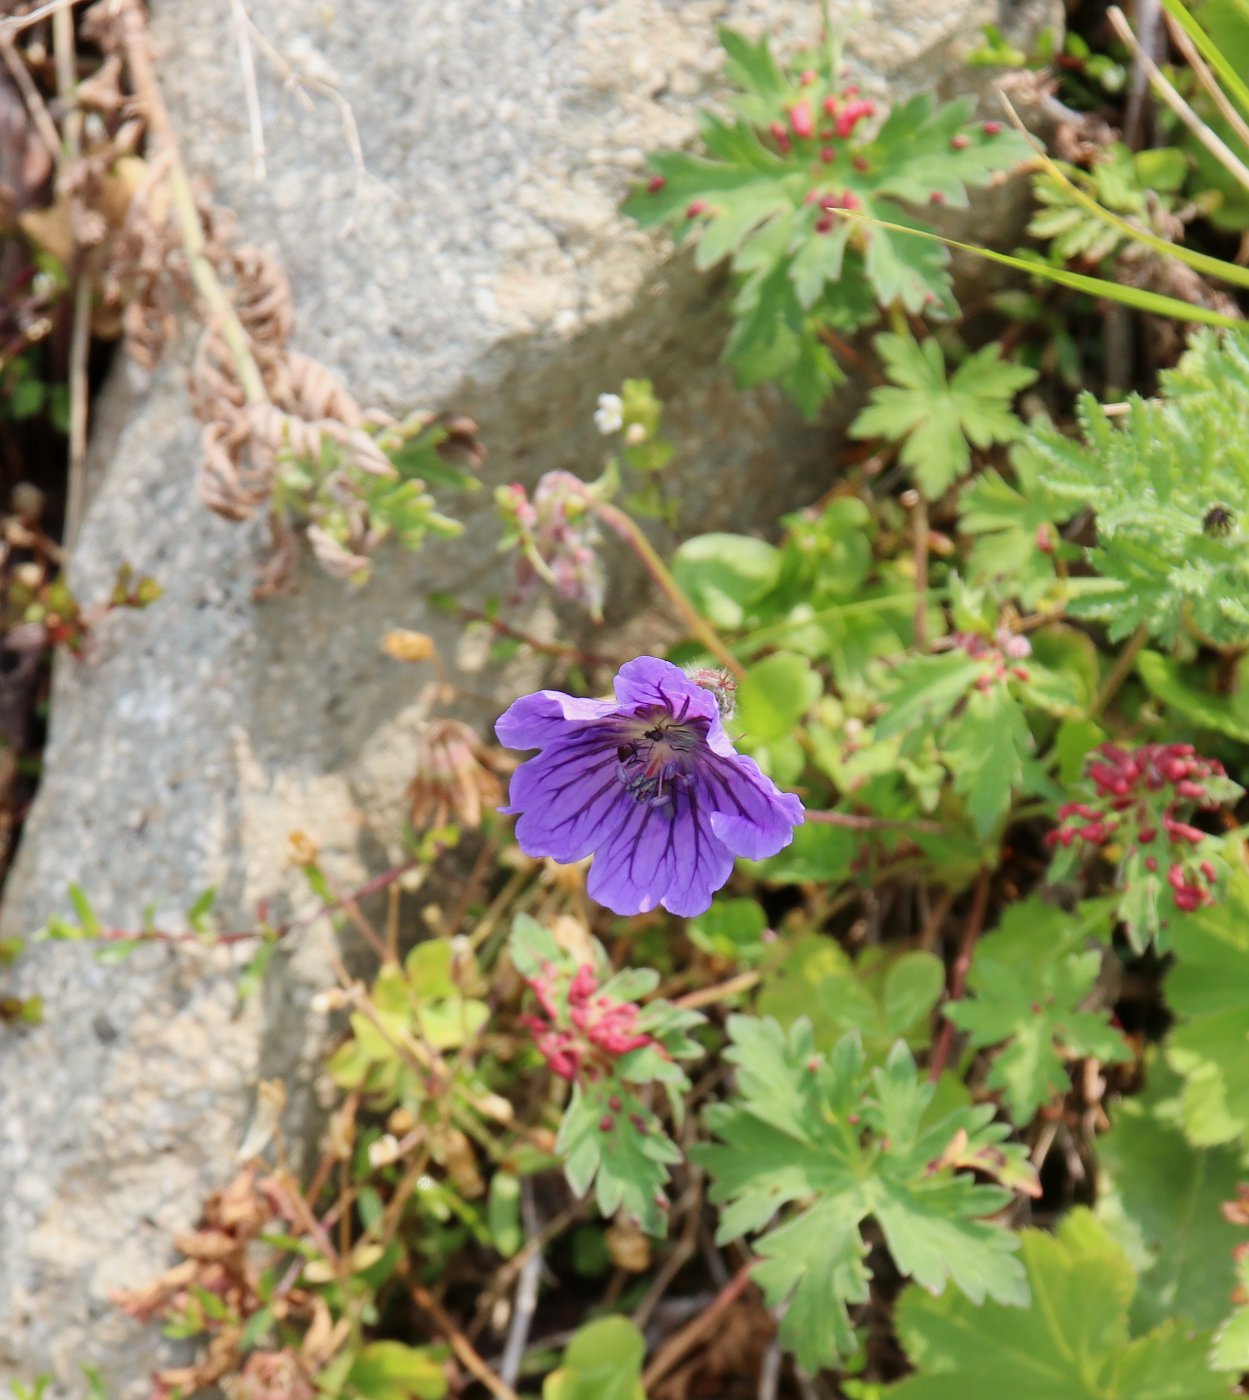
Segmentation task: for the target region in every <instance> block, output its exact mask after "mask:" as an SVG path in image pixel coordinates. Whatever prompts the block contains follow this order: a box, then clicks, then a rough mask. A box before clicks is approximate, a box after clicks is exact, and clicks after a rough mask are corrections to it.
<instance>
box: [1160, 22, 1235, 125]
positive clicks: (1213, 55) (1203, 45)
mask: <svg viewBox="0 0 1249 1400" xmlns="http://www.w3.org/2000/svg"><path fill="white" fill-rule="evenodd" d="M1162 4H1163V8H1164V9H1165V10H1166V12H1167V14H1169V15H1170V16H1171V18H1172V19H1173V20H1174V21H1175V22H1176V24H1178V25H1179V26H1180V28H1181V29H1183V31H1184V32H1185V34H1187V35H1188V37H1189V38H1190V39H1191V40H1192V41H1193V43H1194V44H1196V46H1197V51H1198V53H1200V54H1201V56H1202V58H1204V59H1205V60H1206V62H1207V63H1208V64H1209V65H1210V67H1211V68H1213V69H1214V71H1215V72H1216V73H1217V74H1218V75H1219V81H1220V82H1221V83H1222V84H1223V88H1224V90H1225V91H1226V92H1227V94H1228V96H1229V97H1231V98H1232V99H1233V100H1234V101H1235V102H1236V104H1237V106H1239V108H1240V110H1241V111H1242V112H1243V113H1244V115H1245V116H1246V117H1247V118H1249V84H1247V83H1246V82H1245V81H1244V79H1243V78H1242V77H1241V76H1240V74H1239V73H1237V71H1236V70H1235V69H1234V68H1233V67H1232V65H1231V64H1230V63H1229V62H1228V61H1227V59H1225V58H1224V57H1223V54H1222V52H1221V50H1220V49H1219V46H1218V45H1217V44H1216V43H1215V42H1214V40H1213V39H1212V38H1211V37H1210V36H1209V35H1208V34H1207V33H1206V31H1205V30H1204V29H1203V28H1202V27H1201V25H1199V24H1198V23H1197V21H1196V20H1195V19H1194V18H1193V15H1192V13H1191V12H1190V11H1189V10H1188V9H1186V8H1185V6H1184V4H1183V0H1162ZM1235 4H1236V8H1237V9H1239V10H1240V11H1241V12H1242V13H1243V14H1244V16H1245V18H1246V20H1247V21H1249V3H1246V0H1235Z"/></svg>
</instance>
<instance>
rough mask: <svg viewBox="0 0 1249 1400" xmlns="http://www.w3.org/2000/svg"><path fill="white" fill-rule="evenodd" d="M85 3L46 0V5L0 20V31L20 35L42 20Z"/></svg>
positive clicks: (70, 0)
mask: <svg viewBox="0 0 1249 1400" xmlns="http://www.w3.org/2000/svg"><path fill="white" fill-rule="evenodd" d="M85 3H86V0H48V3H47V4H46V5H39V6H37V7H36V8H35V9H33V10H30V11H29V12H28V13H27V14H24V15H10V16H8V17H7V18H6V19H0V30H2V31H3V32H4V33H6V34H20V33H21V32H22V30H23V29H29V28H30V27H31V26H32V25H34V24H39V23H40V22H41V21H42V20H45V19H49V18H51V17H53V16H55V15H58V14H60V13H61V11H62V10H72V9H73V7H74V6H75V5H83V4H85Z"/></svg>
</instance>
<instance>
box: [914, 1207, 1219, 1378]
mask: <svg viewBox="0 0 1249 1400" xmlns="http://www.w3.org/2000/svg"><path fill="white" fill-rule="evenodd" d="M1021 1240H1022V1246H1023V1248H1022V1258H1023V1262H1024V1265H1025V1267H1026V1269H1027V1278H1028V1284H1029V1286H1030V1288H1031V1290H1032V1296H1033V1299H1034V1302H1033V1306H1032V1307H1030V1308H1026V1309H1025V1308H1018V1309H1016V1308H1005V1307H1002V1306H1000V1305H999V1304H998V1303H996V1302H993V1301H989V1302H986V1303H985V1304H984V1305H983V1306H981V1307H974V1306H972V1305H971V1304H970V1303H969V1302H968V1301H967V1300H966V1299H965V1298H961V1297H959V1296H958V1294H956V1293H953V1292H947V1293H945V1294H944V1295H942V1296H941V1297H939V1298H932V1297H929V1296H927V1295H926V1294H924V1293H923V1292H921V1291H920V1290H919V1289H917V1288H908V1289H907V1290H906V1292H905V1293H904V1294H903V1295H902V1299H901V1302H900V1304H899V1307H898V1314H897V1325H898V1331H899V1334H900V1336H901V1338H902V1344H903V1346H904V1347H905V1348H906V1350H907V1352H908V1354H909V1355H910V1357H911V1360H912V1362H913V1363H914V1364H915V1366H916V1367H917V1369H918V1372H919V1374H918V1375H914V1376H911V1377H908V1379H906V1380H904V1381H902V1382H901V1383H900V1384H899V1385H896V1386H893V1387H891V1388H890V1390H889V1391H888V1395H889V1397H890V1400H1002V1396H1003V1394H1004V1393H1009V1395H1010V1397H1011V1400H1223V1397H1226V1396H1227V1394H1228V1385H1227V1381H1226V1379H1225V1378H1221V1377H1217V1376H1214V1375H1212V1374H1211V1373H1210V1371H1209V1370H1208V1369H1207V1366H1206V1351H1207V1348H1208V1344H1209V1343H1208V1338H1207V1337H1202V1336H1197V1337H1193V1336H1189V1335H1187V1334H1185V1333H1184V1332H1183V1331H1182V1330H1181V1328H1180V1327H1179V1326H1178V1325H1176V1324H1170V1325H1168V1326H1165V1327H1161V1328H1159V1329H1157V1330H1156V1331H1154V1332H1151V1333H1149V1334H1148V1335H1146V1336H1144V1337H1140V1338H1137V1339H1135V1340H1133V1339H1132V1338H1131V1336H1130V1333H1129V1330H1128V1306H1129V1303H1130V1301H1131V1298H1132V1294H1133V1291H1134V1288H1135V1278H1134V1276H1133V1272H1132V1265H1131V1264H1130V1262H1129V1261H1128V1259H1127V1257H1126V1256H1125V1255H1124V1254H1123V1252H1122V1250H1120V1249H1119V1247H1118V1246H1117V1245H1116V1244H1115V1243H1114V1242H1113V1241H1112V1240H1111V1239H1110V1237H1109V1235H1107V1234H1106V1232H1105V1231H1104V1230H1103V1229H1102V1228H1101V1227H1100V1226H1099V1225H1098V1224H1097V1223H1096V1221H1094V1219H1093V1218H1092V1216H1091V1215H1089V1213H1088V1212H1087V1211H1083V1210H1080V1211H1075V1212H1073V1213H1072V1214H1071V1215H1069V1216H1067V1217H1066V1218H1065V1219H1064V1220H1063V1221H1062V1222H1061V1223H1060V1224H1059V1227H1058V1232H1057V1235H1049V1234H1046V1233H1044V1232H1043V1231H1041V1230H1024V1231H1023V1232H1022V1235H1021ZM1005 1378H1009V1380H1008V1381H1006V1386H1007V1389H1006V1391H1005V1392H1004V1390H1003V1383H1004V1379H1005Z"/></svg>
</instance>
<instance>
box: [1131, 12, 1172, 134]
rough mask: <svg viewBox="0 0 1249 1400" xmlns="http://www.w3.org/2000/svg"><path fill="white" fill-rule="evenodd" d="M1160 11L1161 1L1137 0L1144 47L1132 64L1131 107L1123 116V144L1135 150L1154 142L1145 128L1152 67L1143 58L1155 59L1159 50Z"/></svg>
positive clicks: (1137, 16)
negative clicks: (1148, 66)
mask: <svg viewBox="0 0 1249 1400" xmlns="http://www.w3.org/2000/svg"><path fill="white" fill-rule="evenodd" d="M1161 13H1162V9H1161V6H1160V5H1159V4H1158V0H1137V3H1136V10H1135V18H1136V28H1137V31H1138V32H1139V34H1140V40H1141V48H1140V52H1139V53H1138V54H1137V55H1136V57H1135V59H1134V61H1133V64H1132V81H1131V85H1130V87H1129V90H1128V107H1127V111H1126V112H1125V113H1124V117H1123V140H1124V144H1125V145H1126V146H1127V147H1128V148H1129V150H1133V151H1139V150H1140V149H1141V147H1142V146H1148V145H1151V144H1152V141H1151V140H1150V139H1149V135H1148V133H1147V132H1146V130H1145V124H1146V119H1147V117H1148V116H1149V106H1148V102H1147V99H1148V97H1149V70H1148V69H1147V68H1146V67H1145V64H1144V61H1143V60H1144V58H1145V55H1146V54H1149V56H1150V57H1151V58H1152V57H1153V56H1154V55H1155V54H1156V53H1157V52H1158V39H1159V37H1160V36H1159V25H1158V20H1159V16H1160V15H1161Z"/></svg>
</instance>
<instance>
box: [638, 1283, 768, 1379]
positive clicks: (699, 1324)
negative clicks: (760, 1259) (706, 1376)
mask: <svg viewBox="0 0 1249 1400" xmlns="http://www.w3.org/2000/svg"><path fill="white" fill-rule="evenodd" d="M753 1267H754V1261H753V1260H751V1261H750V1263H748V1264H743V1265H742V1267H741V1268H740V1269H739V1270H738V1271H737V1273H735V1274H734V1275H733V1277H732V1278H731V1279H730V1280H729V1281H728V1283H727V1284H725V1286H724V1287H723V1288H722V1289H721V1290H720V1292H719V1293H718V1294H717V1295H716V1297H715V1299H714V1301H713V1302H712V1304H711V1306H710V1307H709V1308H708V1309H707V1311H706V1312H703V1313H699V1315H698V1316H697V1317H695V1318H693V1319H692V1320H691V1321H690V1322H688V1323H686V1325H685V1326H684V1327H683V1328H682V1329H681V1330H680V1331H679V1332H678V1333H677V1334H676V1335H675V1336H673V1337H669V1338H668V1340H667V1341H666V1342H665V1343H664V1344H663V1346H661V1347H660V1348H659V1351H658V1352H657V1353H656V1355H655V1359H654V1360H653V1361H652V1362H651V1364H650V1365H649V1366H648V1367H647V1368H646V1370H645V1372H644V1373H643V1375H642V1388H643V1389H644V1390H647V1391H649V1390H651V1389H652V1388H653V1387H654V1386H655V1384H656V1382H657V1381H659V1380H660V1379H662V1377H664V1376H666V1375H667V1374H668V1372H669V1371H671V1370H672V1368H673V1367H674V1366H675V1365H676V1364H677V1363H678V1362H679V1361H681V1360H683V1359H684V1357H685V1355H686V1353H687V1352H689V1351H691V1350H693V1348H694V1347H695V1346H697V1345H698V1343H699V1342H701V1341H702V1340H703V1338H704V1337H706V1336H707V1335H709V1334H710V1333H711V1332H713V1331H714V1330H715V1329H716V1326H717V1324H718V1323H719V1322H720V1318H721V1315H722V1314H723V1313H725V1312H727V1311H728V1309H729V1308H731V1307H732V1306H733V1304H734V1303H735V1302H737V1300H738V1298H739V1297H741V1295H742V1293H743V1292H744V1291H745V1289H746V1285H747V1284H748V1283H749V1282H750V1271H751V1269H752V1268H753Z"/></svg>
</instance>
